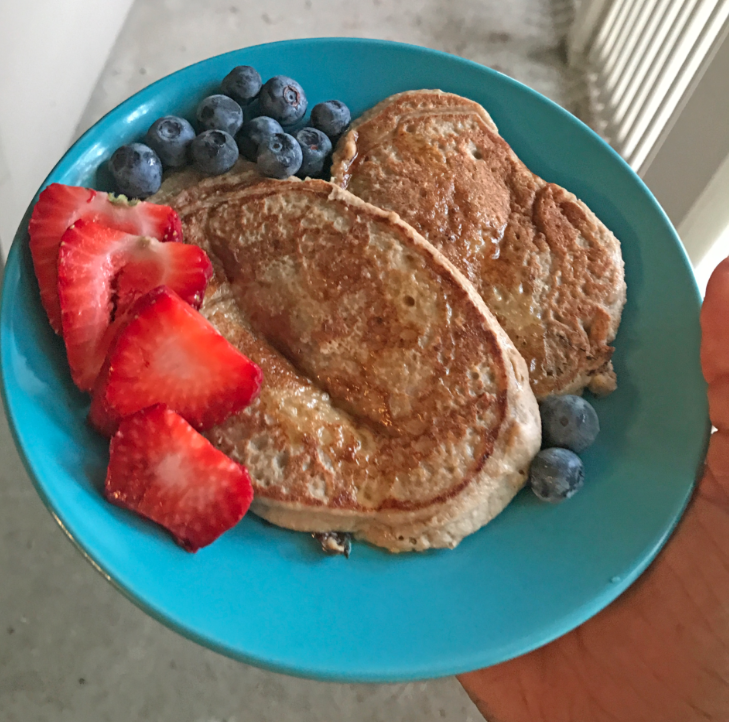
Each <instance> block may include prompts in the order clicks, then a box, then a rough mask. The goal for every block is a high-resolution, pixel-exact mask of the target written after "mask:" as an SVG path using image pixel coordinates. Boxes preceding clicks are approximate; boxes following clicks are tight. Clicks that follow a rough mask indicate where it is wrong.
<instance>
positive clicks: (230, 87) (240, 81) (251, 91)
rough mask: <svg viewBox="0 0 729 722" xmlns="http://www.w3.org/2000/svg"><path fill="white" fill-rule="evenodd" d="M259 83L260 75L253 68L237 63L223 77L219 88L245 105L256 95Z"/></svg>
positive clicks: (259, 86) (258, 90)
mask: <svg viewBox="0 0 729 722" xmlns="http://www.w3.org/2000/svg"><path fill="white" fill-rule="evenodd" d="M261 85H262V83H261V75H260V73H259V72H258V71H257V70H256V69H255V68H252V67H251V66H250V65H238V66H236V67H235V68H233V70H231V71H230V72H229V73H228V74H227V75H226V76H225V77H224V78H223V82H222V83H221V84H220V89H221V91H222V92H223V93H225V94H226V95H229V96H230V97H231V98H233V100H235V101H236V103H238V104H239V105H241V106H244V107H245V106H246V105H248V104H249V103H250V102H251V101H253V99H254V98H256V97H257V96H258V93H259V92H260V90H261Z"/></svg>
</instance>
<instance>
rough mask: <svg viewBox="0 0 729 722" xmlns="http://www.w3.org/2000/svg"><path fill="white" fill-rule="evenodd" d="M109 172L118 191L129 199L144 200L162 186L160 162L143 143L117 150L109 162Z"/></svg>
mask: <svg viewBox="0 0 729 722" xmlns="http://www.w3.org/2000/svg"><path fill="white" fill-rule="evenodd" d="M109 170H110V171H111V174H112V175H113V176H114V181H115V183H116V187H117V189H118V191H119V192H120V193H123V194H124V195H125V196H128V197H129V198H146V197H147V196H151V195H152V194H153V193H156V192H157V191H158V190H159V187H160V186H161V185H162V162H161V161H160V159H159V157H158V156H157V154H156V153H155V152H154V151H153V150H152V149H151V148H150V147H149V146H148V145H144V144H143V143H130V144H129V145H123V146H122V147H121V148H117V150H115V151H114V155H112V156H111V158H110V160H109Z"/></svg>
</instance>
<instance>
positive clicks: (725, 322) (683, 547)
mask: <svg viewBox="0 0 729 722" xmlns="http://www.w3.org/2000/svg"><path fill="white" fill-rule="evenodd" d="M701 328H702V342H701V363H702V368H703V372H704V376H705V378H706V380H707V381H708V382H709V389H708V394H709V413H710V416H711V420H712V423H713V424H714V426H716V427H717V428H718V431H717V432H716V433H714V434H713V435H712V437H711V442H710V444H709V451H708V453H707V457H706V467H705V470H704V476H703V478H702V479H701V481H700V482H699V485H698V487H697V489H696V492H695V494H694V497H693V499H692V501H691V503H690V505H689V508H688V509H687V511H686V513H685V515H684V517H683V519H682V521H681V522H680V524H679V526H678V528H677V530H676V532H675V533H674V535H673V537H672V538H671V539H670V540H669V542H668V544H667V545H666V547H665V548H664V549H663V551H662V552H661V553H660V554H659V556H658V557H657V559H656V560H655V561H654V562H653V564H652V565H651V567H649V569H648V570H647V571H646V572H645V574H644V575H643V576H642V577H641V578H640V579H639V580H638V581H637V582H636V583H635V584H634V585H633V586H632V587H631V588H630V589H628V590H627V591H626V592H625V594H623V595H622V596H621V597H620V598H619V599H617V600H616V601H615V602H614V603H613V604H611V605H610V606H609V607H607V608H606V609H605V610H603V611H602V612H601V613H600V614H598V615H597V616H595V617H593V618H592V619H591V620H589V621H587V622H586V623H585V624H583V625H582V626H581V627H579V628H577V629H576V630H574V631H573V632H570V633H569V634H567V635H565V636H564V637H562V638H560V639H558V640H556V641H554V642H552V643H551V644H549V645H547V646H545V647H543V648H541V649H538V650H536V651H534V652H531V653H530V654H527V655H525V656H523V657H519V658H518V659H514V660H511V661H509V662H505V663H504V664H500V665H497V666H495V667H491V668H488V669H482V670H479V671H476V672H471V673H469V674H464V675H461V676H460V677H459V681H460V682H461V684H462V685H463V687H464V689H465V690H466V692H467V693H468V694H469V696H470V697H471V699H472V700H473V701H474V702H475V704H476V706H477V707H478V708H479V710H480V711H481V713H482V714H483V715H484V717H485V718H486V719H487V721H488V722H694V721H695V720H696V721H699V720H700V721H701V722H707V721H709V722H712V721H716V722H725V721H726V720H729V258H728V259H726V260H725V261H724V262H723V263H721V264H720V265H719V267H718V268H717V269H716V271H715V272H714V274H713V275H712V277H711V280H710V281H709V285H708V287H707V289H706V297H705V299H704V305H703V308H702V311H701Z"/></svg>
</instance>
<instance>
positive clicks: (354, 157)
mask: <svg viewBox="0 0 729 722" xmlns="http://www.w3.org/2000/svg"><path fill="white" fill-rule="evenodd" d="M332 182H334V183H335V184H337V185H339V186H340V187H342V188H345V189H347V190H349V191H351V192H352V193H354V194H355V195H357V196H358V197H360V198H362V199H363V200H365V201H367V202H369V203H372V204H374V205H376V206H378V207H380V208H383V209H386V210H390V211H394V212H395V213H397V214H398V215H399V216H400V217H401V218H402V219H403V220H404V221H406V222H407V223H408V224H409V225H411V226H412V227H413V228H415V229H416V230H417V231H418V232H419V233H420V234H421V235H422V236H423V237H424V238H425V239H426V240H428V241H429V242H430V243H431V244H432V245H434V246H435V247H436V248H437V249H438V250H439V251H441V252H442V253H443V255H444V256H446V258H448V260H449V261H451V263H453V265H454V266H455V267H456V268H457V269H458V270H459V271H460V272H461V273H462V274H463V275H464V276H465V277H466V278H467V279H468V280H469V281H470V282H471V283H472V284H473V285H474V287H475V288H476V290H477V291H478V293H479V294H480V295H481V296H482V298H483V299H484V301H485V302H486V305H487V306H488V307H489V309H490V310H491V311H492V312H493V314H494V315H495V316H496V318H497V320H498V321H499V323H500V324H501V325H502V327H503V328H504V330H505V331H506V333H507V334H508V335H509V337H510V338H511V340H512V341H513V342H514V345H515V346H516V348H517V349H518V350H519V352H520V353H521V354H522V356H523V357H524V358H525V360H526V362H527V367H528V369H529V375H530V379H531V384H532V388H533V390H534V392H535V394H536V395H537V397H538V398H544V397H546V396H549V395H552V394H565V393H580V392H581V391H582V389H584V388H585V387H587V388H589V389H590V390H591V391H593V392H595V393H596V394H598V395H604V394H607V393H609V392H611V391H612V390H614V389H615V387H616V378H615V373H614V371H613V367H612V362H611V357H612V354H613V348H612V347H611V346H610V344H611V342H612V341H613V340H614V338H615V335H616V333H617V330H618V325H619V323H620V316H621V313H622V309H623V306H624V304H625V294H626V287H625V280H624V271H623V259H622V254H621V250H620V243H619V242H618V240H617V239H616V238H615V236H614V235H613V234H612V233H611V232H610V230H609V229H608V228H607V227H606V226H605V225H604V224H603V223H602V222H601V221H600V220H599V219H598V218H597V217H596V216H595V214H594V213H593V212H592V211H591V210H590V209H589V208H588V207H587V206H586V205H585V204H584V203H583V202H582V201H580V200H579V199H577V198H576V197H575V196H574V195H573V194H572V193H570V192H569V191H567V190H565V189H564V188H562V187H560V186H558V185H556V184H554V183H548V182H546V181H544V180H543V179H541V178H539V177H538V176H537V175H535V174H534V173H532V172H531V171H530V170H529V169H528V168H527V167H526V166H525V165H524V163H522V161H521V160H519V158H518V157H517V156H516V154H515V153H514V152H513V150H512V149H511V148H510V147H509V145H508V144H507V143H506V141H505V140H504V139H503V138H501V136H500V135H499V133H498V129H497V128H496V125H495V124H494V122H493V120H492V119H491V117H490V116H489V114H488V113H487V112H486V110H485V109H484V108H483V107H482V106H480V105H479V104H478V103H475V102H473V101H471V100H467V99H466V98H462V97H460V96H458V95H453V94H451V93H443V92H441V91H437V90H415V91H408V92H405V93H400V94H398V95H394V96H391V97H390V98H387V99H386V100H384V101H383V102H381V103H380V104H379V105H377V106H375V107H374V108H373V109H372V110H370V111H368V112H367V113H365V114H364V115H363V116H362V117H361V118H359V119H358V120H356V121H355V122H354V123H353V124H352V126H351V128H350V130H349V131H348V132H347V134H346V135H344V136H343V137H342V138H341V139H340V141H339V143H338V145H337V147H336V150H335V153H334V158H333V164H332Z"/></svg>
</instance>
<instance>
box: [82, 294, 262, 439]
mask: <svg viewBox="0 0 729 722" xmlns="http://www.w3.org/2000/svg"><path fill="white" fill-rule="evenodd" d="M129 318H130V321H129V322H128V323H127V325H126V326H125V327H124V328H123V329H121V330H120V331H119V333H118V334H117V336H116V339H115V340H114V342H113V343H112V346H111V348H110V350H109V354H108V355H107V357H106V361H105V362H104V365H103V367H102V369H101V373H100V374H99V378H98V379H97V382H96V387H95V389H94V398H93V401H92V402H91V410H90V412H89V420H90V422H91V424H92V426H94V428H95V429H97V430H98V431H100V432H101V433H102V434H104V435H106V436H111V435H112V434H113V433H114V432H115V431H116V429H117V427H118V425H119V422H120V421H121V419H122V418H123V417H125V416H128V415H129V414H133V413H134V412H135V411H139V410H140V409H143V408H145V407H147V406H152V405H153V404H166V405H167V406H169V408H170V409H172V410H173V411H176V412H177V413H178V414H180V416H182V417H183V418H185V419H187V421H188V422H189V423H190V424H192V426H194V427H195V428H196V429H198V430H204V429H209V428H211V427H213V426H215V425H216V424H220V423H222V422H223V421H225V419H227V418H228V417H229V416H231V415H232V414H235V413H238V412H239V411H241V410H242V409H244V408H245V407H246V406H248V405H249V404H250V403H251V402H252V401H253V400H254V399H255V398H256V397H257V396H258V393H259V391H260V389H261V381H262V378H263V375H262V373H261V369H260V368H259V367H258V366H256V364H254V363H253V362H252V361H250V360H249V359H248V358H246V357H245V356H244V355H243V354H242V353H241V352H240V351H238V349H237V348H235V346H232V345H231V344H230V343H229V342H228V341H227V340H226V339H225V338H224V337H223V336H221V335H220V334H219V333H218V332H217V331H216V330H215V328H214V327H213V326H212V325H211V324H210V323H209V322H208V321H207V320H206V319H205V318H203V316H201V315H200V313H198V312H197V311H195V309H193V308H191V307H190V306H189V305H188V304H186V303H185V302H184V301H183V300H182V299H181V298H180V297H179V296H178V295H177V294H176V293H174V291H171V290H170V289H169V288H167V287H166V286H162V287H160V288H157V289H155V290H154V291H151V292H150V293H148V294H146V295H145V296H143V297H142V298H140V299H139V300H138V301H137V303H136V304H134V306H133V307H132V309H131V310H130V311H129Z"/></svg>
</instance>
